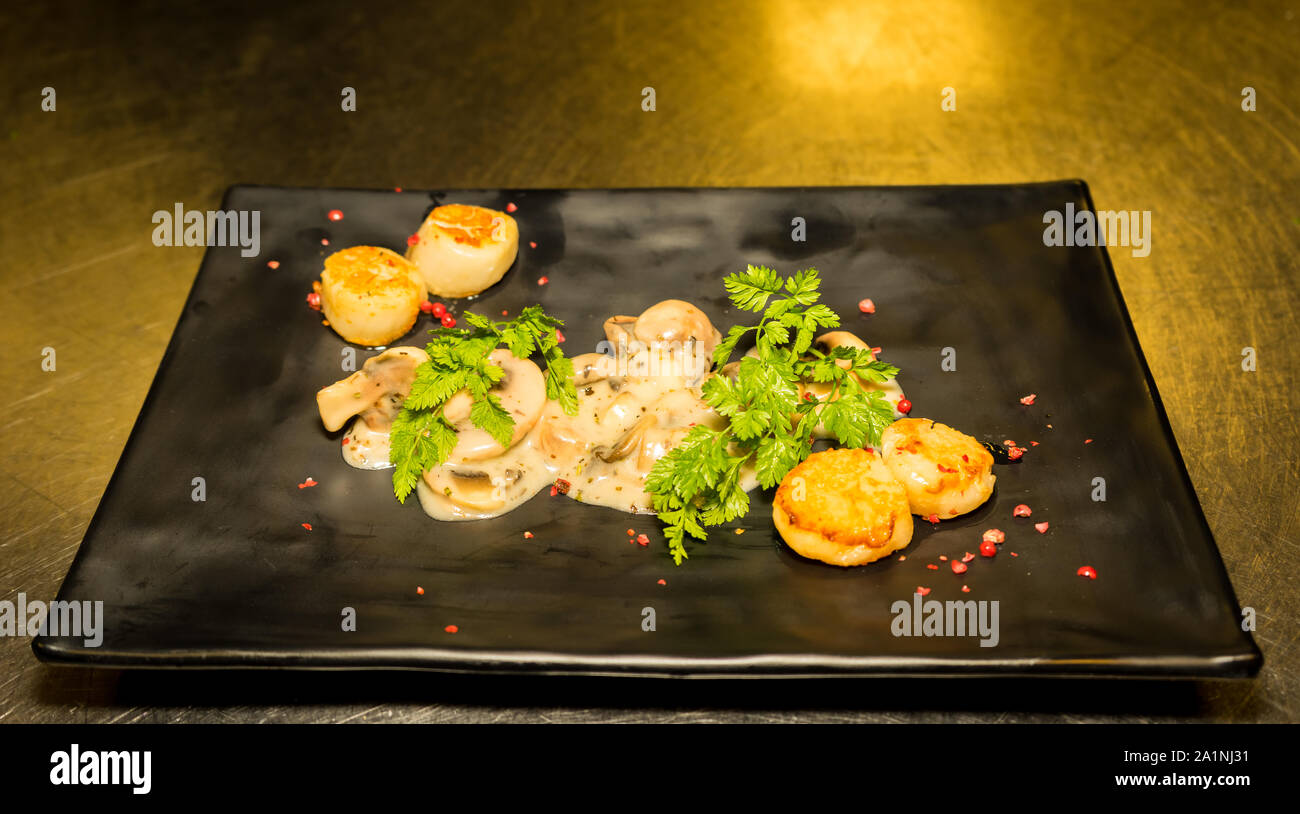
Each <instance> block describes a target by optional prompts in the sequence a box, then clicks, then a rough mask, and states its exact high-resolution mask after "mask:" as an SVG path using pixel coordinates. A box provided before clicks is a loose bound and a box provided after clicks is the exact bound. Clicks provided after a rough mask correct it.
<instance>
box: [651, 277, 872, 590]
mask: <svg viewBox="0 0 1300 814" xmlns="http://www.w3.org/2000/svg"><path fill="white" fill-rule="evenodd" d="M723 285H724V286H725V287H726V289H727V294H728V295H730V298H731V302H732V303H733V304H735V306H736V307H737V308H740V309H742V310H745V311H754V312H759V311H761V312H762V313H763V316H762V318H761V319H760V320H759V322H758V324H757V325H751V326H748V327H745V326H741V325H736V326H734V327H732V328H731V330H730V331H728V332H727V336H726V337H725V338H724V339H723V340H722V342H720V343H719V344H718V346H717V348H716V349H715V350H714V352H713V361H714V362H715V363H717V365H718V366H719V367H722V366H723V365H725V364H727V362H728V360H729V359H730V358H731V356H732V354H733V353H734V352H735V350H736V346H737V344H738V343H739V342H740V340H741V339H743V338H744V337H745V336H746V335H748V334H750V333H753V334H754V347H755V349H756V351H757V356H744V357H742V358H741V360H740V364H739V366H738V370H737V373H736V377H735V379H734V380H732V379H731V378H729V377H727V376H723V375H715V376H710V377H709V378H708V379H706V380H705V382H704V385H703V387H702V391H703V395H704V400H705V401H706V402H708V404H709V406H711V407H712V408H713V409H714V410H716V411H717V412H718V413H719V414H721V415H723V416H725V417H726V418H727V420H728V426H727V427H726V428H724V429H721V430H714V429H711V428H709V427H705V426H703V425H700V426H696V427H694V428H692V429H691V430H690V432H688V433H687V434H686V436H685V437H684V438H683V439H682V441H681V443H679V444H678V445H677V446H676V447H674V448H673V449H672V450H671V451H669V453H668V454H667V455H665V456H663V457H662V458H660V459H659V460H657V461H655V464H654V466H653V467H652V468H651V470H650V474H649V476H648V477H647V478H646V489H647V491H649V492H650V493H651V495H652V497H653V499H654V508H655V511H656V512H658V514H659V518H660V519H661V520H662V521H663V522H664V523H665V524H666V528H665V529H664V536H665V537H667V539H668V548H669V551H670V552H671V553H672V555H673V561H674V562H675V563H677V564H678V565H681V563H682V560H683V559H685V558H686V557H687V553H686V545H685V542H686V537H687V535H689V536H691V537H694V538H696V539H698V540H704V539H706V537H707V532H706V531H705V527H706V526H716V525H720V524H722V523H727V522H730V521H732V520H735V519H736V518H737V517H740V516H741V515H743V514H745V512H746V511H748V510H749V495H748V494H747V493H746V492H745V490H744V489H742V488H741V485H740V469H741V466H742V465H744V464H745V463H746V462H747V461H749V460H750V459H751V458H753V459H754V466H755V470H756V472H757V475H758V482H759V483H760V484H761V485H762V486H763V487H764V488H771V487H773V486H775V485H777V484H778V483H780V482H781V480H782V478H784V477H785V476H786V473H788V472H789V471H790V470H791V469H793V468H794V467H795V465H796V464H798V463H799V462H800V461H802V460H803V459H804V458H807V457H808V455H809V454H810V453H811V452H812V434H813V430H814V429H815V428H816V425H817V424H818V423H819V422H820V423H822V424H823V425H824V426H825V428H826V430H827V431H828V432H830V434H831V435H833V436H834V437H835V439H836V440H837V441H839V443H841V444H843V445H844V446H847V447H862V446H864V445H866V444H868V443H869V444H871V445H873V446H878V445H879V444H880V434H881V433H882V432H883V431H884V430H885V428H886V427H888V426H889V425H890V424H891V423H893V420H894V410H893V407H892V406H891V405H890V404H889V402H888V401H886V400H885V398H884V396H883V395H882V394H881V393H880V392H879V391H876V390H867V389H864V388H863V387H862V386H861V384H860V383H859V382H858V380H857V379H855V378H854V377H853V376H851V375H849V374H850V372H852V373H855V374H857V376H858V377H861V379H862V380H864V381H868V382H876V383H880V382H885V381H888V380H889V379H891V378H893V377H895V376H897V375H898V368H897V367H894V366H893V365H890V364H886V363H884V362H878V361H873V360H872V359H871V352H870V351H867V350H860V349H857V348H850V347H844V346H841V347H838V348H834V349H833V350H831V351H830V352H829V353H822V352H821V351H819V350H817V349H816V348H813V347H812V341H813V337H814V336H816V335H817V333H818V332H819V331H820V330H822V329H825V328H834V327H836V326H838V325H839V324H840V318H839V315H837V314H836V313H835V312H834V311H833V310H831V308H830V307H828V306H826V305H825V304H822V303H819V302H817V301H818V300H819V299H820V298H821V293H820V291H819V290H818V289H819V287H820V285H821V279H820V278H819V277H818V274H817V270H816V269H811V268H810V269H804V270H803V271H800V272H798V273H796V274H795V275H794V276H793V277H789V278H785V277H782V276H780V275H779V274H777V273H776V272H775V271H773V270H772V269H770V268H766V267H764V266H749V267H748V268H747V269H746V270H745V271H744V272H741V273H737V274H730V275H728V276H727V277H726V278H725V279H724V280H723ZM769 302H770V304H769ZM841 361H844V362H847V363H848V366H847V369H845V368H843V367H840V365H839V364H837V363H838V362H841ZM800 379H806V380H810V381H814V382H823V383H830V384H831V392H830V393H829V394H828V395H827V397H826V398H824V399H818V398H815V397H813V398H810V399H808V400H803V401H801V400H800V399H799V390H798V387H797V385H798V382H799V380H800ZM814 412H816V415H814Z"/></svg>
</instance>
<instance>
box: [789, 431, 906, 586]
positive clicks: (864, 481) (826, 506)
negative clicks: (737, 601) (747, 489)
mask: <svg viewBox="0 0 1300 814" xmlns="http://www.w3.org/2000/svg"><path fill="white" fill-rule="evenodd" d="M772 522H773V523H775V524H776V529H777V531H778V532H780V534H781V537H782V538H783V539H784V540H785V541H786V543H787V544H788V545H789V546H790V548H792V549H794V550H795V552H796V553H798V554H801V555H803V556H805V557H808V558H810V559H815V560H821V561H822V562H825V563H830V564H831V565H842V566H851V565H864V564H866V563H869V562H874V561H875V560H878V559H880V558H881V557H886V556H888V555H889V554H891V553H893V552H895V551H898V550H899V549H902V548H906V547H907V544H908V543H909V542H911V540H912V514H911V511H910V510H909V508H908V504H907V491H906V490H905V489H904V488H903V485H902V484H901V483H899V482H898V481H897V480H896V479H895V478H894V476H893V475H892V474H891V473H890V471H889V469H888V468H887V467H886V466H885V465H884V463H883V462H882V461H881V460H880V458H879V457H878V456H877V455H875V454H874V453H871V452H867V451H866V450H863V449H831V450H826V451H825V452H814V453H813V454H812V455H809V456H808V458H807V459H806V460H804V461H803V463H801V464H799V465H798V466H796V467H795V468H794V469H792V470H790V472H789V473H788V474H787V475H786V476H785V479H784V480H782V481H781V485H780V486H779V487H778V488H777V490H776V497H775V499H774V500H773V505H772Z"/></svg>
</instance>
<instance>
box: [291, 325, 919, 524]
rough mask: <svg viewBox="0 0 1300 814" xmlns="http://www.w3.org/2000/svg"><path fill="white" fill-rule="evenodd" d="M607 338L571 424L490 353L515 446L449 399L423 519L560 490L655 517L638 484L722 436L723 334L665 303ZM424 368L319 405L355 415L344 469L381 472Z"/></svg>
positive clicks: (392, 353) (398, 352)
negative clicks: (715, 389)
mask: <svg viewBox="0 0 1300 814" xmlns="http://www.w3.org/2000/svg"><path fill="white" fill-rule="evenodd" d="M604 329H605V337H606V342H604V343H602V344H601V347H602V350H603V351H605V352H600V353H587V354H582V355H580V356H576V357H574V358H573V360H572V361H573V368H574V384H575V385H576V387H577V394H578V412H577V414H576V415H567V414H565V412H564V410H563V409H562V408H561V407H560V405H559V403H558V402H555V401H551V400H548V399H547V398H546V383H545V376H544V374H543V373H542V372H541V371H540V370H539V369H538V367H537V366H536V365H535V364H533V363H532V362H531V361H528V360H525V359H518V358H516V357H514V356H513V355H512V354H511V353H510V352H509V351H508V350H505V349H498V350H496V351H493V353H492V356H491V359H492V362H493V363H494V364H496V365H499V366H500V367H501V368H502V369H503V370H504V371H505V376H504V377H503V378H502V380H501V381H500V382H498V383H497V385H495V386H494V387H493V390H492V393H493V394H494V395H496V396H497V397H498V398H499V399H500V401H501V404H502V406H503V407H504V408H505V409H506V410H508V411H509V412H510V414H511V416H512V417H513V418H514V421H515V429H514V434H513V436H512V437H511V439H510V444H509V445H508V446H506V447H503V446H502V445H501V444H500V443H498V442H497V441H496V440H495V439H493V438H492V437H491V436H490V435H489V434H488V433H487V432H486V431H484V430H481V429H479V428H477V427H475V426H474V425H473V424H472V423H471V421H470V417H469V412H470V405H471V403H472V399H471V398H470V396H469V394H468V393H466V392H464V391H462V392H461V393H458V394H457V395H455V396H453V397H452V398H451V399H450V400H449V401H448V402H447V404H446V407H445V408H444V415H445V416H446V418H447V419H448V421H450V422H451V423H452V425H453V426H454V427H455V429H456V430H457V433H458V440H457V445H456V447H455V449H454V450H453V452H452V454H451V455H450V456H449V457H448V459H447V460H446V462H444V463H443V464H442V465H440V466H436V467H433V468H431V469H429V470H428V471H426V472H425V473H424V475H423V477H422V478H421V479H420V481H419V483H418V485H417V487H416V492H417V494H418V496H419V499H420V505H421V506H422V507H423V508H424V510H425V512H427V513H428V514H429V515H430V516H432V517H434V518H436V519H439V520H475V519H483V518H489V517H496V516H498V515H501V514H504V513H506V512H508V511H510V510H512V509H514V508H515V507H517V506H519V505H520V504H522V503H523V502H525V501H527V500H528V499H529V498H531V497H532V496H533V495H535V494H537V492H539V491H541V490H542V489H544V488H547V487H549V486H551V485H552V484H556V485H558V486H560V487H561V488H560V489H559V490H558V491H560V492H564V493H565V494H567V495H568V496H569V497H570V498H573V499H575V500H578V501H580V502H582V503H592V504H596V505H599V506H607V507H610V508H615V509H619V510H621V511H626V512H633V513H653V508H652V501H651V496H650V495H649V494H648V493H647V492H646V490H645V480H646V477H647V475H649V473H650V469H651V467H653V466H654V463H655V461H657V460H658V459H659V458H662V457H663V456H664V455H666V454H667V453H668V452H669V451H670V450H671V449H672V448H673V447H674V446H676V445H677V444H678V443H680V441H681V439H682V438H683V437H685V435H686V433H687V432H689V431H690V428H691V427H693V426H695V425H697V424H702V425H705V426H709V427H712V428H714V429H722V428H724V427H726V425H727V420H726V418H725V417H723V416H721V415H719V414H718V413H717V412H716V411H714V410H713V409H712V408H711V407H709V405H708V404H706V403H705V402H704V401H703V399H702V398H701V386H702V385H703V383H704V381H705V379H706V378H707V377H708V376H710V375H727V373H728V371H727V369H726V368H724V369H723V370H722V371H718V372H711V370H712V367H713V361H712V355H713V350H714V348H715V347H716V346H717V344H718V342H719V341H721V338H722V335H721V334H720V333H719V332H718V330H717V329H716V328H714V326H713V324H712V322H711V321H710V320H709V318H708V316H707V315H706V314H705V313H704V312H703V311H701V310H700V309H699V308H697V307H695V306H694V305H692V304H690V303H688V302H684V301H682V300H664V301H663V302H660V303H657V304H655V305H652V306H651V307H649V308H647V309H646V310H645V311H643V312H642V313H641V314H640V316H636V317H632V316H615V317H611V318H610V319H609V320H607V321H606V322H605V326H604ZM818 341H819V342H821V343H822V349H823V351H824V350H826V349H829V348H833V347H836V346H837V345H838V344H844V343H848V344H852V345H853V346H854V347H862V348H865V347H866V344H865V343H863V342H862V340H861V339H859V338H858V337H856V336H854V335H853V334H850V333H847V332H844V331H836V332H833V333H830V334H826V335H824V336H822V337H820V338H819V340H818ZM427 358H428V357H427V355H426V354H425V353H424V352H423V351H421V350H419V349H417V348H393V349H391V350H388V351H385V352H384V353H382V354H380V355H378V356H376V357H374V358H372V359H370V360H369V361H367V362H366V364H365V366H364V367H363V369H362V370H361V371H359V372H357V373H355V374H353V375H352V376H350V377H348V378H347V379H344V380H343V381H341V382H339V383H337V384H334V385H331V386H330V387H327V388H325V389H323V390H322V391H321V392H320V393H319V394H318V395H317V402H318V404H319V406H320V411H321V418H322V420H323V421H324V423H325V426H326V428H327V429H330V430H336V429H338V428H340V427H341V426H342V425H343V423H344V422H345V421H346V420H347V419H348V418H349V417H351V416H353V415H358V416H359V417H358V418H357V420H356V421H355V422H354V423H353V426H352V429H351V430H350V431H349V435H348V439H347V441H348V443H346V444H344V446H343V449H344V457H345V458H346V459H347V461H348V463H350V464H352V465H353V466H358V467H361V468H371V469H375V468H382V467H384V466H387V465H388V446H387V441H388V429H389V427H390V426H391V423H392V420H393V418H394V417H395V416H396V415H397V412H398V410H400V407H401V401H402V399H404V398H405V396H406V394H407V393H408V392H409V391H410V387H411V382H412V381H413V379H414V374H415V367H416V365H417V364H419V363H420V362H423V361H426V360H427ZM864 386H866V387H869V388H875V389H880V390H882V391H884V392H885V394H886V397H887V398H888V399H889V401H890V402H891V403H892V404H896V403H897V400H898V399H899V398H902V391H901V390H900V389H899V388H898V385H897V383H896V382H894V381H892V380H891V381H890V382H887V383H885V384H873V383H870V382H866V383H864ZM801 387H802V390H801V395H802V393H803V392H804V391H811V392H814V393H818V394H819V395H825V393H824V392H822V390H820V389H819V388H823V387H824V386H823V385H820V384H817V383H803V384H801ZM741 485H742V486H743V487H744V488H745V489H746V490H749V489H753V488H755V487H756V486H757V477H756V476H755V473H754V471H753V465H752V462H751V463H748V464H746V465H745V467H744V468H743V469H742V471H741Z"/></svg>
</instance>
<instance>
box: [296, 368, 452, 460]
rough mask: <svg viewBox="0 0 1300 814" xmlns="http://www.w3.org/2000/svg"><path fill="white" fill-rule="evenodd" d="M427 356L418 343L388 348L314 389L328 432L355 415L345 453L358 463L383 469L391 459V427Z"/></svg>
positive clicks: (344, 455) (348, 434) (345, 445)
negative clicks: (418, 368)
mask: <svg viewBox="0 0 1300 814" xmlns="http://www.w3.org/2000/svg"><path fill="white" fill-rule="evenodd" d="M427 361H429V354H427V353H425V352H424V351H423V350H421V349H420V348H413V347H406V346H402V347H396V348H389V349H388V350H386V351H384V352H383V353H381V354H379V355H378V356H372V357H371V358H369V359H367V360H366V363H365V364H364V365H362V366H361V369H360V370H358V371H357V372H356V373H353V374H352V375H351V376H348V377H347V378H346V379H343V380H342V381H339V382H335V383H334V384H331V385H330V386H329V387H323V388H321V389H320V391H319V392H318V393H316V406H317V408H318V409H319V410H320V418H321V422H322V423H323V424H324V425H325V429H327V430H329V431H330V432H334V431H335V430H338V429H341V428H342V427H343V424H344V423H346V422H347V420H348V419H349V418H351V417H352V416H357V420H356V421H354V422H352V428H351V429H350V430H348V433H347V436H346V437H345V438H344V444H343V459H344V460H345V461H347V462H348V463H349V464H351V465H352V466H355V467H357V468H358V469H384V468H386V467H388V466H390V465H391V464H389V462H388V430H389V428H390V427H392V425H393V419H394V418H397V414H398V413H399V412H401V410H402V402H403V401H405V400H406V394H407V393H409V392H411V383H412V382H413V381H415V368H416V367H418V366H419V365H420V363H422V362H427Z"/></svg>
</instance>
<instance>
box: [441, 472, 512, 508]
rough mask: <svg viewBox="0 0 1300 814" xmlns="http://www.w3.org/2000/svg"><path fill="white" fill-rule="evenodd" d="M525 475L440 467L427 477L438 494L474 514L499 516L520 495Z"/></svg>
mask: <svg viewBox="0 0 1300 814" xmlns="http://www.w3.org/2000/svg"><path fill="white" fill-rule="evenodd" d="M522 475H523V473H522V472H521V471H520V470H518V469H513V468H507V469H505V470H504V471H503V472H502V474H501V475H500V476H497V477H493V476H492V475H491V474H490V473H488V472H485V471H483V470H479V469H462V468H458V467H451V466H440V467H435V468H434V469H430V470H429V471H428V472H426V473H424V482H425V483H427V484H428V485H429V488H430V489H432V490H433V492H434V493H435V494H438V495H442V496H443V497H445V498H446V499H447V500H449V501H451V502H452V503H453V504H455V505H456V506H459V507H460V508H462V509H468V510H469V511H471V512H499V511H501V510H502V509H504V508H505V507H506V504H507V503H509V502H510V501H511V500H512V499H514V498H515V497H518V495H517V494H516V493H517V492H518V491H519V488H518V485H519V481H520V479H521V477H522Z"/></svg>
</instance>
